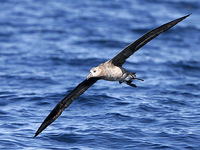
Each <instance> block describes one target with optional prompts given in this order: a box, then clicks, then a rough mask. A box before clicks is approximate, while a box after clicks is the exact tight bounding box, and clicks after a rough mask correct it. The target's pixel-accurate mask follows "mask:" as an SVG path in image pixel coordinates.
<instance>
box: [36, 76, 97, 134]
mask: <svg viewBox="0 0 200 150" xmlns="http://www.w3.org/2000/svg"><path fill="white" fill-rule="evenodd" d="M97 80H99V78H89V79H85V80H84V81H83V82H82V83H80V84H79V85H78V86H77V87H76V88H75V89H74V90H73V91H71V93H69V94H68V95H67V96H66V97H65V98H64V99H63V100H62V101H60V102H59V103H58V104H57V105H56V107H55V108H54V109H53V110H52V111H51V112H50V114H49V115H48V116H47V117H46V119H45V120H44V121H43V123H42V124H41V126H40V127H39V129H38V130H37V132H36V133H35V136H34V137H36V136H37V135H38V134H39V133H41V132H42V131H43V130H44V129H45V128H46V127H47V126H49V125H50V124H51V123H52V122H54V121H55V120H56V119H57V118H58V117H59V116H60V115H61V114H62V112H63V111H64V110H65V108H67V107H68V106H69V105H70V104H71V103H72V102H73V101H74V100H75V99H76V98H77V97H79V96H80V95H81V94H83V93H84V92H85V91H86V90H87V89H88V88H89V87H91V86H92V85H93V84H94V83H95V82H96V81H97Z"/></svg>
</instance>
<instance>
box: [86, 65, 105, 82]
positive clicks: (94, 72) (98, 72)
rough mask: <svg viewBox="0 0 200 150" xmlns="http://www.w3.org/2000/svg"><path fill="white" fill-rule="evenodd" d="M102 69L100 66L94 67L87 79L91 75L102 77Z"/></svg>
mask: <svg viewBox="0 0 200 150" xmlns="http://www.w3.org/2000/svg"><path fill="white" fill-rule="evenodd" d="M101 75H102V69H101V68H100V67H94V68H92V69H91V70H90V74H89V75H88V76H87V79H89V78H91V77H101Z"/></svg>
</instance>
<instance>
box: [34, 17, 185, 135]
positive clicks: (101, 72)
mask: <svg viewBox="0 0 200 150" xmlns="http://www.w3.org/2000/svg"><path fill="white" fill-rule="evenodd" d="M188 16H189V15H187V16H184V17H181V18H178V19H176V20H173V21H171V22H168V23H166V24H164V25H162V26H160V27H158V28H156V29H153V30H151V31H149V32H147V33H146V34H144V35H143V36H142V37H140V38H139V39H137V40H136V41H135V42H133V43H131V44H130V45H128V46H127V47H125V49H124V50H122V51H121V52H120V53H119V54H117V55H116V56H115V57H114V58H112V59H111V60H109V61H107V62H105V63H102V64H100V65H99V66H98V67H95V68H92V69H91V70H90V74H89V75H88V77H87V79H85V80H84V81H83V82H82V83H80V84H79V85H78V86H77V87H76V88H75V89H74V90H73V91H71V92H70V93H69V94H68V95H67V96H66V97H65V98H64V99H63V100H62V101H60V102H59V103H58V104H57V105H56V107H55V108H54V109H53V110H52V111H51V113H50V114H49V115H48V116H47V118H46V119H45V120H44V121H43V123H42V124H41V126H40V127H39V129H38V130H37V132H36V133H35V136H34V137H36V136H37V135H38V134H39V133H41V132H42V131H43V130H44V129H45V128H46V127H47V126H48V125H50V124H51V123H52V122H53V121H55V120H56V119H57V118H58V117H59V116H60V115H61V114H62V112H63V111H64V110H65V108H67V107H68V106H69V105H70V104H71V103H72V102H73V101H74V100H75V99H76V98H77V97H79V96H80V95H81V94H83V93H84V92H85V91H86V90H87V89H88V88H89V87H91V86H92V85H93V84H94V83H95V82H96V81H97V80H99V79H104V80H109V81H119V82H120V83H123V82H124V83H126V84H127V85H130V86H133V87H136V85H135V84H132V83H131V82H132V80H133V79H138V78H136V75H135V73H130V72H128V71H127V70H126V69H125V68H123V67H122V65H123V64H124V63H125V61H126V59H127V58H129V57H130V56H131V55H132V54H134V53H135V52H136V51H137V50H138V49H140V48H141V47H142V46H144V45H145V44H146V43H148V42H149V41H151V40H152V39H154V38H155V37H157V36H158V35H159V34H160V33H162V32H164V31H166V30H168V29H170V28H171V27H173V26H175V25H176V24H177V23H179V22H180V21H182V20H183V19H185V18H186V17H188ZM139 80H142V79H139Z"/></svg>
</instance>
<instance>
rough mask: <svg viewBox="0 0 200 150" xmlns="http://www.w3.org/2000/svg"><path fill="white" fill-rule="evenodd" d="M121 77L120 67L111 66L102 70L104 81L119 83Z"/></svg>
mask: <svg viewBox="0 0 200 150" xmlns="http://www.w3.org/2000/svg"><path fill="white" fill-rule="evenodd" d="M122 75H123V71H122V69H121V68H120V67H117V66H111V67H108V68H105V69H104V76H103V79H104V80H108V81H119V80H120V79H121V77H122Z"/></svg>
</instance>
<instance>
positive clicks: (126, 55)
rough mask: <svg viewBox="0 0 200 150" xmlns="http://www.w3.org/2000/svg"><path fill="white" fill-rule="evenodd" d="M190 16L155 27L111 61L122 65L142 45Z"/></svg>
mask: <svg viewBox="0 0 200 150" xmlns="http://www.w3.org/2000/svg"><path fill="white" fill-rule="evenodd" d="M188 16H190V14H189V15H186V16H184V17H181V18H178V19H176V20H173V21H171V22H168V23H166V24H164V25H162V26H160V27H158V28H156V29H153V30H151V31H149V32H147V33H146V34H144V35H143V36H142V37H140V38H139V39H137V40H136V41H135V42H133V43H131V44H130V45H128V46H127V47H125V49H124V50H122V51H121V52H120V53H119V54H117V55H116V56H115V57H114V58H112V59H111V60H110V61H111V62H112V63H113V64H114V65H116V66H122V65H123V64H124V63H125V61H126V59H127V58H129V57H130V56H131V55H132V54H133V53H134V52H136V51H137V50H138V49H140V48H141V47H142V46H144V45H145V44H147V43H148V42H149V41H151V40H152V39H154V38H155V37H157V36H158V35H159V34H160V33H162V32H165V31H166V30H168V29H170V28H171V27H173V26H175V25H176V24H177V23H179V22H180V21H182V20H183V19H185V18H187V17H188Z"/></svg>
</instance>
